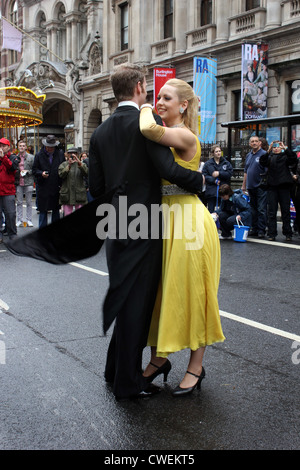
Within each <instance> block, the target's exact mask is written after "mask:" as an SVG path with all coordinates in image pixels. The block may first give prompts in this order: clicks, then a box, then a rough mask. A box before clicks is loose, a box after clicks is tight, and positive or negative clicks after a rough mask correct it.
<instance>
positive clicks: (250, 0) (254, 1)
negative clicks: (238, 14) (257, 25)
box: [246, 0, 260, 11]
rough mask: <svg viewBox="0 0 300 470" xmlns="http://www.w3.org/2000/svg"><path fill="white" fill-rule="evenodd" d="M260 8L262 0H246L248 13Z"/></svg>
mask: <svg viewBox="0 0 300 470" xmlns="http://www.w3.org/2000/svg"><path fill="white" fill-rule="evenodd" d="M258 7H260V0H246V11H248V10H253V8H258Z"/></svg>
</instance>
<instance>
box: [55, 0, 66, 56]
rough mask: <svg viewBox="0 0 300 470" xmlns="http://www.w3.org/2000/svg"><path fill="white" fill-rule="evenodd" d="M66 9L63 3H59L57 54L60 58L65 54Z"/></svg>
mask: <svg viewBox="0 0 300 470" xmlns="http://www.w3.org/2000/svg"><path fill="white" fill-rule="evenodd" d="M65 14H66V10H65V7H64V5H63V3H60V4H59V9H58V12H57V19H58V21H59V27H58V31H57V39H58V40H57V53H58V54H57V55H58V56H59V57H61V58H62V59H66V54H67V39H66V23H65Z"/></svg>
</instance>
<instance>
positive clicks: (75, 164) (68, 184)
mask: <svg viewBox="0 0 300 470" xmlns="http://www.w3.org/2000/svg"><path fill="white" fill-rule="evenodd" d="M67 158H68V159H67V160H66V161H65V162H63V163H61V164H60V165H59V167H58V174H59V176H60V178H61V179H62V185H61V189H60V192H59V203H60V204H62V206H63V211H64V215H65V216H66V215H69V214H71V213H72V212H73V210H74V208H75V210H77V209H79V208H80V207H82V206H83V205H84V204H86V203H87V192H86V185H85V178H87V175H88V167H87V166H86V164H85V163H83V162H82V161H80V159H79V158H78V150H77V148H75V147H74V148H69V149H68V150H67Z"/></svg>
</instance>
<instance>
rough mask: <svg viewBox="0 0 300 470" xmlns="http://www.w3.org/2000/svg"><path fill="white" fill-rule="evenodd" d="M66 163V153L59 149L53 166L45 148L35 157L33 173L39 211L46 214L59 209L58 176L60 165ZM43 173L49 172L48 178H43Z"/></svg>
mask: <svg viewBox="0 0 300 470" xmlns="http://www.w3.org/2000/svg"><path fill="white" fill-rule="evenodd" d="M64 161H65V157H64V153H63V151H62V150H59V149H58V148H57V147H56V148H55V150H54V152H53V160H52V164H51V163H50V159H49V155H48V154H47V153H46V151H45V148H44V147H43V148H42V149H41V150H40V151H39V152H38V153H37V154H36V156H35V158H34V163H33V167H32V173H33V175H34V177H35V180H36V189H37V205H38V210H39V211H41V212H46V211H48V210H53V209H57V208H58V207H59V200H58V198H59V190H60V186H61V179H60V177H59V175H58V167H59V165H60V164H61V163H62V162H64ZM43 171H48V172H49V177H48V178H43V176H42V173H43Z"/></svg>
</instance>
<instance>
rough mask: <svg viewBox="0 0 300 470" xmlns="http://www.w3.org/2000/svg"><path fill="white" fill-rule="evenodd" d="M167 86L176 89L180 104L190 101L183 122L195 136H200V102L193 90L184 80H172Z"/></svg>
mask: <svg viewBox="0 0 300 470" xmlns="http://www.w3.org/2000/svg"><path fill="white" fill-rule="evenodd" d="M165 85H170V86H172V87H174V88H176V93H177V96H178V98H179V101H180V102H183V101H185V100H187V101H188V107H187V109H186V110H185V111H184V113H183V122H184V124H185V125H186V127H188V128H189V129H190V130H191V131H192V132H193V133H194V134H195V135H198V134H199V132H198V109H199V102H198V98H197V96H196V95H195V92H194V90H193V88H192V87H191V86H190V85H189V84H188V83H186V82H185V81H184V80H180V79H179V78H171V79H170V80H168V81H167V82H166V83H165Z"/></svg>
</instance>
